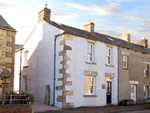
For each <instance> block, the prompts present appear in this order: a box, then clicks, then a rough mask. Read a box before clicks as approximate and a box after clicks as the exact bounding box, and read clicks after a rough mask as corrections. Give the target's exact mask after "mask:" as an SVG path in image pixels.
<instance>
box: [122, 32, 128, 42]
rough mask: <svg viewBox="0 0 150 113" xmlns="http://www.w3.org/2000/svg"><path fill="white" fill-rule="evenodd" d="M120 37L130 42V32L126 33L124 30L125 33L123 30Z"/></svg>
mask: <svg viewBox="0 0 150 113" xmlns="http://www.w3.org/2000/svg"><path fill="white" fill-rule="evenodd" d="M121 39H122V40H125V41H127V42H130V34H128V32H127V31H126V33H125V31H124V32H123V35H121Z"/></svg>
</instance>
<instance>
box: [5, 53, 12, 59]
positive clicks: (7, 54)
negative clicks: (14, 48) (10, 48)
mask: <svg viewBox="0 0 150 113" xmlns="http://www.w3.org/2000/svg"><path fill="white" fill-rule="evenodd" d="M6 57H11V58H13V57H14V53H11V52H6Z"/></svg>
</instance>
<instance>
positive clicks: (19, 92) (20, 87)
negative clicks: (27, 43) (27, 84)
mask: <svg viewBox="0 0 150 113" xmlns="http://www.w3.org/2000/svg"><path fill="white" fill-rule="evenodd" d="M22 50H23V48H21V49H20V73H19V94H20V93H21V66H22Z"/></svg>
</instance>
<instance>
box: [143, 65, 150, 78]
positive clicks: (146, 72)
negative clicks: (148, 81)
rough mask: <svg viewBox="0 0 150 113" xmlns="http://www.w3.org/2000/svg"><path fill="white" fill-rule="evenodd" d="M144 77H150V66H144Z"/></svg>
mask: <svg viewBox="0 0 150 113" xmlns="http://www.w3.org/2000/svg"><path fill="white" fill-rule="evenodd" d="M144 77H149V64H144Z"/></svg>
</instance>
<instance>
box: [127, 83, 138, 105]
mask: <svg viewBox="0 0 150 113" xmlns="http://www.w3.org/2000/svg"><path fill="white" fill-rule="evenodd" d="M138 84H139V82H138V81H129V85H130V99H131V85H135V88H136V101H135V104H136V103H137V87H138Z"/></svg>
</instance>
